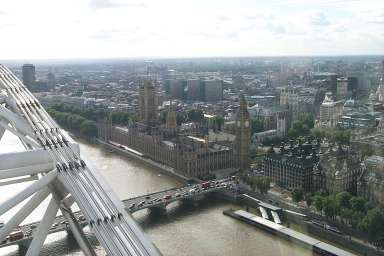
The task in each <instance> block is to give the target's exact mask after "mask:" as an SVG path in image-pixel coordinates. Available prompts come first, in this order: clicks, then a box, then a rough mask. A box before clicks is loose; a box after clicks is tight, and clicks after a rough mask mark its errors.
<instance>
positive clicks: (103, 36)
mask: <svg viewBox="0 0 384 256" xmlns="http://www.w3.org/2000/svg"><path fill="white" fill-rule="evenodd" d="M119 33H120V31H119V30H116V29H100V30H98V31H96V32H95V33H93V34H91V35H90V38H92V39H96V40H109V39H112V38H114V37H116V36H118V35H119Z"/></svg>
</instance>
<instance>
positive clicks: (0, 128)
mask: <svg viewBox="0 0 384 256" xmlns="http://www.w3.org/2000/svg"><path fill="white" fill-rule="evenodd" d="M4 132H5V129H4V128H3V127H0V141H1V138H3V135H4Z"/></svg>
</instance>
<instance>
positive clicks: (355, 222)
mask: <svg viewBox="0 0 384 256" xmlns="http://www.w3.org/2000/svg"><path fill="white" fill-rule="evenodd" d="M363 218H364V214H363V213H362V212H353V213H352V216H351V225H352V227H353V228H358V227H359V224H360V222H361V220H362V219H363Z"/></svg>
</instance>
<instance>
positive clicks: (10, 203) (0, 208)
mask: <svg viewBox="0 0 384 256" xmlns="http://www.w3.org/2000/svg"><path fill="white" fill-rule="evenodd" d="M56 177H57V171H56V170H53V171H51V172H49V173H48V174H47V175H44V176H43V177H41V179H39V180H38V181H35V182H34V183H32V185H30V186H28V187H26V188H25V189H23V190H22V191H21V192H19V193H18V194H16V195H15V196H13V197H11V198H9V199H8V200H6V201H5V202H4V203H2V204H1V205H0V215H2V214H4V213H5V212H7V211H8V210H9V209H11V208H13V207H14V206H15V205H17V204H19V203H20V202H22V201H24V200H25V199H26V198H28V197H30V196H31V195H32V194H34V193H35V192H36V191H38V190H40V189H41V188H43V187H44V186H47V185H48V184H49V183H51V182H52V181H53V180H54V179H56Z"/></svg>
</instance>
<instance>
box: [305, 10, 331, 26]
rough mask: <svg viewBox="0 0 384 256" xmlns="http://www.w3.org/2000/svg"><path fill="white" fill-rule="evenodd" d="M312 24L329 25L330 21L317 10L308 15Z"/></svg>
mask: <svg viewBox="0 0 384 256" xmlns="http://www.w3.org/2000/svg"><path fill="white" fill-rule="evenodd" d="M310 21H311V24H312V25H315V26H329V25H331V22H330V21H329V20H328V18H327V16H325V14H324V13H322V12H318V13H315V14H314V15H312V16H311V17H310Z"/></svg>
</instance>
